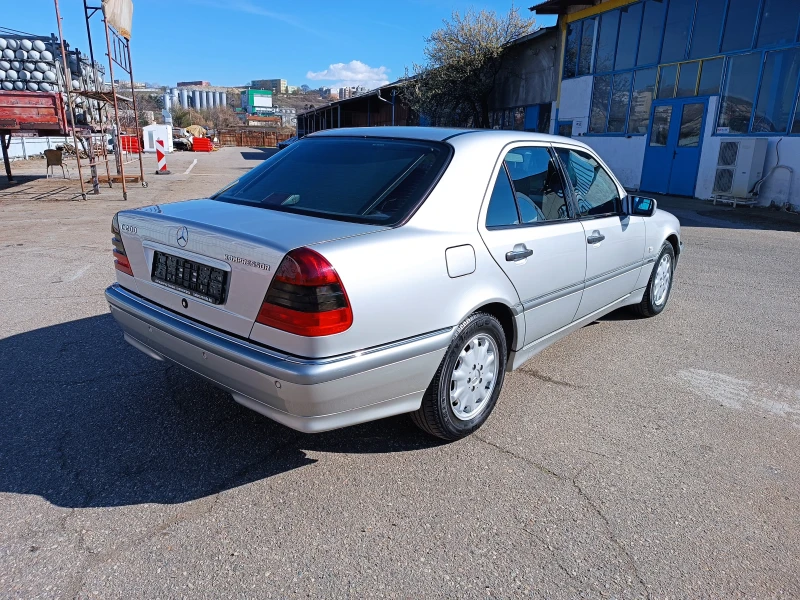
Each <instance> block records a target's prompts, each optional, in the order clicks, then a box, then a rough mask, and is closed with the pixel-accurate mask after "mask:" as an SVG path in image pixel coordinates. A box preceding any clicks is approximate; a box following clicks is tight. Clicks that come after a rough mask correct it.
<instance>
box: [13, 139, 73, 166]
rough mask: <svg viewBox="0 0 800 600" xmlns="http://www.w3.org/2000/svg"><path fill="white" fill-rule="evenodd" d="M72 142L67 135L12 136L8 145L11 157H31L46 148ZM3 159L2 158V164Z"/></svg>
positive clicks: (39, 153)
mask: <svg viewBox="0 0 800 600" xmlns="http://www.w3.org/2000/svg"><path fill="white" fill-rule="evenodd" d="M67 142H69V143H70V144H71V143H72V138H71V137H70V138H66V137H29V138H23V137H12V138H11V145H10V146H9V147H8V156H9V158H12V159H13V158H23V159H24V158H30V157H31V156H39V155H41V154H42V153H43V152H44V151H45V150H49V149H51V148H55V147H56V146H63V145H64V144H65V143H67ZM1 163H2V160H0V164H1Z"/></svg>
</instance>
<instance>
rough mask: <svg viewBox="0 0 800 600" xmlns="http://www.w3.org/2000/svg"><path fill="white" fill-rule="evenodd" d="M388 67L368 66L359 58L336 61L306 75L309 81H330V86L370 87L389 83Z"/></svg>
mask: <svg viewBox="0 0 800 600" xmlns="http://www.w3.org/2000/svg"><path fill="white" fill-rule="evenodd" d="M388 74H389V69H387V68H386V67H370V66H369V65H367V64H364V63H363V62H361V61H360V60H351V61H350V62H349V63H336V64H333V65H330V66H329V67H328V68H327V69H325V70H324V71H309V72H308V73H306V77H307V78H308V79H310V80H311V81H330V82H333V83H330V84H329V85H330V87H332V88H339V87H347V86H358V85H363V86H364V87H366V88H369V89H372V88H376V87H379V86H382V85H386V84H387V83H389V77H388Z"/></svg>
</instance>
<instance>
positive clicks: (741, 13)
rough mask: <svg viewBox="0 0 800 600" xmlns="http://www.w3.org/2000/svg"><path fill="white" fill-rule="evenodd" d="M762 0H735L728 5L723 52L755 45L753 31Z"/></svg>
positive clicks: (723, 36)
mask: <svg viewBox="0 0 800 600" xmlns="http://www.w3.org/2000/svg"><path fill="white" fill-rule="evenodd" d="M759 3H760V0H734V1H733V2H730V4H729V5H728V16H727V17H726V18H725V31H724V33H723V34H722V52H733V51H736V50H748V49H750V48H752V47H753V31H754V30H755V27H756V19H757V18H758V6H759Z"/></svg>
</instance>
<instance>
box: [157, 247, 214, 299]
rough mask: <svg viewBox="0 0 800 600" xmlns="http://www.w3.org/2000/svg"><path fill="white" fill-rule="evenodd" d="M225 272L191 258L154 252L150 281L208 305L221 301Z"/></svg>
mask: <svg viewBox="0 0 800 600" xmlns="http://www.w3.org/2000/svg"><path fill="white" fill-rule="evenodd" d="M227 277H228V273H227V272H226V271H223V270H222V269H217V268H215V267H209V266H208V265H204V264H203V263H199V262H197V261H194V260H187V259H185V258H181V257H180V256H173V255H171V254H165V253H164V252H159V251H156V253H155V255H154V256H153V274H152V280H153V282H154V283H158V284H160V285H163V286H166V287H168V288H170V289H173V290H177V291H179V292H183V293H184V294H188V295H190V296H194V297H195V298H200V299H201V300H205V301H206V302H210V303H211V304H222V303H223V302H224V301H225V284H226V283H227Z"/></svg>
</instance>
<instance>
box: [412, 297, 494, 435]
mask: <svg viewBox="0 0 800 600" xmlns="http://www.w3.org/2000/svg"><path fill="white" fill-rule="evenodd" d="M506 359H507V348H506V338H505V334H504V333H503V327H502V326H501V325H500V322H499V321H498V320H497V319H496V318H495V317H494V316H492V315H490V314H488V313H482V312H477V313H474V314H473V315H471V316H470V317H468V318H467V319H466V320H465V321H464V322H463V323H461V324H460V325H459V326H458V327H457V328H456V331H455V335H454V336H453V341H452V342H450V347H449V348H448V349H447V352H446V353H445V355H444V358H443V359H442V362H441V364H440V365H439V368H438V369H437V371H436V374H435V375H434V376H433V380H432V381H431V383H430V385H429V386H428V389H427V390H426V392H425V396H423V398H422V405H421V406H420V408H419V409H418V410H417V411H416V412H413V413H411V419H412V420H413V421H414V423H415V424H416V425H417V426H418V427H419V428H420V429H422V430H423V431H426V432H427V433H430V434H431V435H435V436H436V437H440V438H442V439H445V440H450V441H452V440H458V439H461V438H463V437H466V436H468V435H469V434H471V433H472V432H473V431H475V430H476V429H478V428H479V427H480V426H481V425H483V424H484V423H485V422H486V419H488V418H489V415H490V414H491V412H492V410H493V409H494V406H495V404H497V398H498V397H499V396H500V390H501V388H502V387H503V381H504V379H505V372H506Z"/></svg>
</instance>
